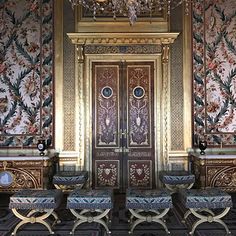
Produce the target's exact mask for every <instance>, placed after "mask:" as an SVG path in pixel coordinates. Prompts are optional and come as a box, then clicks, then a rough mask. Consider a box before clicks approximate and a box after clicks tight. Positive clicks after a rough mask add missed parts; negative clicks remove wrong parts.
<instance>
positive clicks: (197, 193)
mask: <svg viewBox="0 0 236 236" xmlns="http://www.w3.org/2000/svg"><path fill="white" fill-rule="evenodd" d="M179 194H180V199H181V200H182V202H183V204H184V205H185V206H186V207H187V208H209V209H210V208H213V209H214V208H226V207H232V198H231V196H230V195H229V194H228V193H226V192H224V191H223V190H221V189H219V188H210V189H205V190H203V189H183V190H181V191H180V192H179Z"/></svg>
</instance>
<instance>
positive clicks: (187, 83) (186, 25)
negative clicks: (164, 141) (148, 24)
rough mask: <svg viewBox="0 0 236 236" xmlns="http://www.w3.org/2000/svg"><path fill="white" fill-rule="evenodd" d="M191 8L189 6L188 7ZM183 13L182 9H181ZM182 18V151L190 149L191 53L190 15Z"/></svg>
mask: <svg viewBox="0 0 236 236" xmlns="http://www.w3.org/2000/svg"><path fill="white" fill-rule="evenodd" d="M189 7H191V6H189ZM183 11H184V9H183ZM183 15H184V17H183V92H184V94H183V96H184V97H183V102H184V104H183V105H184V111H183V112H184V114H183V115H184V120H183V122H184V126H183V127H184V132H183V134H184V150H187V149H188V148H190V147H192V99H191V98H192V63H191V62H192V51H191V34H190V32H191V15H190V14H189V15H186V14H184V13H183Z"/></svg>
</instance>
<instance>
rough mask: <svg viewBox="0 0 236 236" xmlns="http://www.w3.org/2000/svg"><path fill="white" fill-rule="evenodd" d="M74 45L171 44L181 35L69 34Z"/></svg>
mask: <svg viewBox="0 0 236 236" xmlns="http://www.w3.org/2000/svg"><path fill="white" fill-rule="evenodd" d="M67 35H68V36H69V38H70V39H71V41H72V43H73V44H79V45H91V44H96V45H99V44H105V45H108V44H112V45H129V44H159V45H163V44H171V43H173V42H174V40H175V39H176V38H177V37H178V35H179V33H144V34H140V33H125V34H121V33H68V34H67Z"/></svg>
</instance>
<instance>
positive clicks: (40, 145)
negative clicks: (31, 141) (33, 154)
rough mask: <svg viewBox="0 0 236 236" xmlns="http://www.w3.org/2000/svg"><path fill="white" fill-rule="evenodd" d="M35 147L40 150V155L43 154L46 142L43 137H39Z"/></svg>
mask: <svg viewBox="0 0 236 236" xmlns="http://www.w3.org/2000/svg"><path fill="white" fill-rule="evenodd" d="M37 148H38V150H39V152H40V156H44V151H45V149H46V142H45V140H44V139H39V140H38V143H37Z"/></svg>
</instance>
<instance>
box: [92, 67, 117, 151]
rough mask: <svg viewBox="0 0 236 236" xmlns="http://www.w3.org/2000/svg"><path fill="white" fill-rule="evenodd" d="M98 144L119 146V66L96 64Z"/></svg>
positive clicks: (98, 145) (100, 145)
mask: <svg viewBox="0 0 236 236" xmlns="http://www.w3.org/2000/svg"><path fill="white" fill-rule="evenodd" d="M95 76H96V79H95V81H96V85H95V88H96V94H95V97H96V99H95V103H96V104H95V106H96V126H97V127H96V129H97V132H96V136H97V137H96V145H97V147H102V146H107V145H109V146H112V147H117V146H118V142H119V140H118V134H117V130H118V100H117V99H119V98H118V94H117V91H118V86H119V68H118V66H115V65H112V66H108V65H106V66H103V65H96V66H95Z"/></svg>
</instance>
